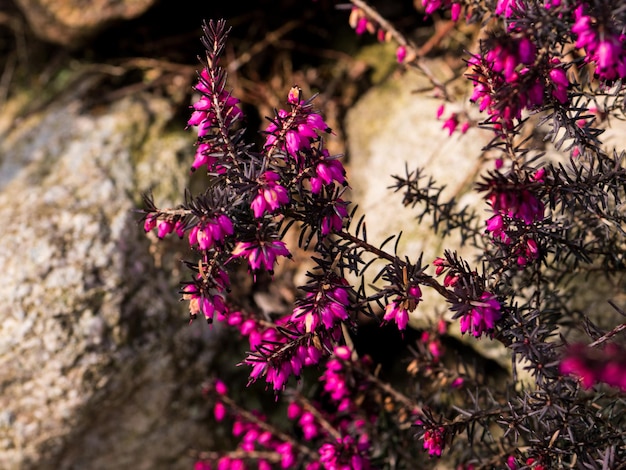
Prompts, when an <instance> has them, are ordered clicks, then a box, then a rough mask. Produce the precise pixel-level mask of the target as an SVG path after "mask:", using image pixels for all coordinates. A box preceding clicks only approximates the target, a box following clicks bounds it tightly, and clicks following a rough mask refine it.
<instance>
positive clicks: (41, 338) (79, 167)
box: [0, 94, 217, 470]
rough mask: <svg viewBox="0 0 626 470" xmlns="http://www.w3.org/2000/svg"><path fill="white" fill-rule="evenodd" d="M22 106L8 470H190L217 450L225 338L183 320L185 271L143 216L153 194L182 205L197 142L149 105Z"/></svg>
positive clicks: (10, 316) (5, 209)
mask: <svg viewBox="0 0 626 470" xmlns="http://www.w3.org/2000/svg"><path fill="white" fill-rule="evenodd" d="M22 101H24V100H22ZM14 102H20V98H19V97H18V98H16V99H15V100H14ZM16 109H19V106H16V105H12V104H11V103H8V104H7V106H6V108H5V111H6V112H5V114H4V116H3V118H2V119H0V135H1V136H2V137H1V138H0V142H1V143H0V176H1V178H0V219H1V220H3V221H4V227H3V230H2V231H1V232H0V266H2V270H0V312H2V321H1V322H0V384H1V385H0V390H2V393H0V468H2V469H7V470H12V469H31V468H32V469H34V468H37V469H44V468H45V469H48V468H50V469H51V468H54V469H111V468H119V469H124V468H133V469H153V468H168V469H177V468H181V469H183V468H191V465H192V460H191V457H190V456H189V455H188V452H189V449H190V448H194V447H195V448H199V449H202V448H206V447H207V446H208V445H210V443H211V442H212V440H211V439H212V436H211V435H210V434H208V433H207V425H206V422H205V421H204V418H205V413H206V412H207V406H206V404H205V402H204V401H203V399H202V397H201V393H200V386H201V383H202V381H203V380H204V379H205V378H206V376H207V372H208V367H209V366H210V364H211V363H212V361H213V358H214V353H215V348H216V347H217V342H216V341H217V338H216V330H211V329H209V328H208V327H207V326H206V325H205V324H203V323H201V322H197V323H194V324H193V325H192V326H188V325H187V321H186V320H187V316H186V314H185V313H184V311H183V310H182V309H183V308H184V307H183V306H182V305H181V304H179V303H178V299H177V295H176V289H177V284H178V280H179V273H177V272H175V269H177V268H178V264H179V263H177V262H174V261H171V260H169V259H168V258H167V257H161V258H159V257H158V256H156V254H158V253H159V252H160V250H159V249H154V246H151V242H150V241H149V240H148V239H147V238H146V237H145V236H144V234H143V233H142V232H143V231H142V229H141V226H140V225H138V224H137V220H138V214H137V213H136V212H135V209H136V208H138V207H139V204H140V194H141V193H142V191H145V190H147V189H149V188H154V189H155V193H156V194H157V197H159V200H160V201H166V202H167V201H168V199H169V200H178V199H179V198H180V197H181V195H182V192H183V189H184V184H185V182H186V176H185V175H186V174H187V171H186V169H187V167H188V161H187V160H188V158H189V157H190V155H191V153H192V152H193V148H192V145H193V136H192V135H190V133H185V132H184V131H183V130H182V128H181V130H180V131H177V132H173V131H169V130H168V126H167V125H168V122H169V121H170V119H171V117H172V115H173V109H172V107H171V106H170V104H169V102H168V101H167V100H166V99H164V98H159V97H155V96H150V95H143V94H136V95H134V96H128V97H126V98H123V99H120V100H119V101H118V102H115V103H112V104H110V105H107V106H100V107H99V108H98V109H97V110H86V109H83V108H81V106H80V97H76V96H74V97H66V98H65V99H64V100H62V101H61V102H58V101H57V102H56V103H55V104H53V105H50V106H49V107H48V108H46V109H45V110H44V111H42V112H40V113H37V115H31V116H30V117H27V118H23V119H21V120H19V121H18V120H16V119H15V116H14V115H11V112H13V111H15V110H16ZM13 123H19V125H17V126H12V125H11V124H13Z"/></svg>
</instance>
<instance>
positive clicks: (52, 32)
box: [16, 0, 155, 47]
mask: <svg viewBox="0 0 626 470" xmlns="http://www.w3.org/2000/svg"><path fill="white" fill-rule="evenodd" d="M16 2H17V4H18V6H19V7H20V9H21V10H22V12H23V13H24V15H25V16H26V18H27V20H28V22H29V24H30V26H31V28H32V30H33V32H34V33H35V34H36V35H37V36H39V37H40V38H41V39H43V40H45V41H50V42H54V43H57V44H61V45H64V46H71V47H74V46H76V45H78V44H79V43H80V42H82V40H83V39H85V38H86V37H89V36H92V35H93V34H95V33H96V32H98V31H100V30H101V29H103V28H104V27H105V26H106V25H108V24H109V23H111V22H113V21H117V20H127V19H131V18H135V17H137V16H139V15H141V14H142V13H144V12H145V11H146V10H147V9H148V8H150V7H151V6H152V5H153V4H154V2H155V1H154V0H123V1H119V0H89V1H86V0H62V1H59V0H16Z"/></svg>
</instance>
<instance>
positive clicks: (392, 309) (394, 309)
mask: <svg viewBox="0 0 626 470" xmlns="http://www.w3.org/2000/svg"><path fill="white" fill-rule="evenodd" d="M420 300H422V290H421V289H420V287H419V286H417V285H414V286H410V287H409V288H408V289H407V291H406V295H403V296H398V297H396V299H395V300H393V301H391V302H389V303H388V304H387V306H386V307H385V315H384V316H383V320H384V321H386V322H390V321H395V322H396V324H397V325H398V329H399V330H404V329H405V328H406V326H407V324H408V322H409V312H412V311H413V310H415V308H416V307H417V305H418V304H419V302H420Z"/></svg>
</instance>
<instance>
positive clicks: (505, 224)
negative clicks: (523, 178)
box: [486, 168, 545, 266]
mask: <svg viewBox="0 0 626 470" xmlns="http://www.w3.org/2000/svg"><path fill="white" fill-rule="evenodd" d="M544 177H545V169H543V168H541V169H539V170H537V171H535V172H534V173H533V174H532V175H530V176H529V178H528V180H529V181H528V184H527V185H526V187H520V186H524V185H517V186H516V187H512V186H510V185H508V184H507V183H503V184H500V183H499V179H498V178H494V179H492V180H491V181H490V182H489V183H487V187H489V188H490V189H489V192H488V194H487V196H486V199H487V202H488V203H489V205H490V206H491V210H492V211H493V213H494V215H493V216H492V217H490V218H489V219H488V220H487V222H486V232H487V233H490V234H491V235H492V236H493V237H494V239H495V240H497V241H498V242H499V243H501V244H503V245H505V246H508V247H509V248H510V249H511V252H512V253H513V254H514V255H515V257H516V261H517V264H518V265H519V266H525V265H526V264H528V263H529V262H530V261H533V260H536V259H538V258H539V255H540V251H539V246H538V245H537V241H536V240H535V238H533V236H532V235H530V234H528V233H527V231H528V228H529V227H530V226H531V225H533V224H535V223H537V222H540V221H542V220H543V218H544V211H545V207H544V204H543V202H542V201H541V199H540V197H539V196H538V195H537V193H536V191H537V190H536V187H537V185H540V184H541V183H543V182H544Z"/></svg>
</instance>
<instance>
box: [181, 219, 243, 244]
mask: <svg viewBox="0 0 626 470" xmlns="http://www.w3.org/2000/svg"><path fill="white" fill-rule="evenodd" d="M233 233H234V228H233V223H232V222H231V221H230V219H229V218H228V216H226V215H224V214H219V215H217V216H215V217H213V218H209V217H205V218H203V219H202V220H200V222H198V224H197V225H194V226H193V227H192V229H191V230H190V231H189V244H190V245H191V246H195V245H198V248H200V249H201V250H209V249H211V248H213V247H214V246H215V245H216V244H221V243H222V242H223V241H224V238H225V237H226V236H227V235H232V234H233Z"/></svg>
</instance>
